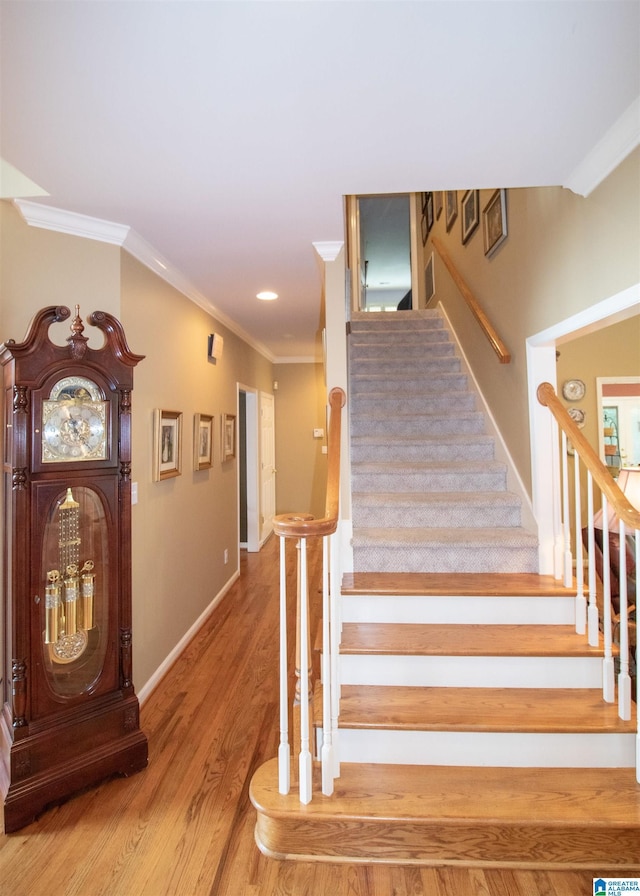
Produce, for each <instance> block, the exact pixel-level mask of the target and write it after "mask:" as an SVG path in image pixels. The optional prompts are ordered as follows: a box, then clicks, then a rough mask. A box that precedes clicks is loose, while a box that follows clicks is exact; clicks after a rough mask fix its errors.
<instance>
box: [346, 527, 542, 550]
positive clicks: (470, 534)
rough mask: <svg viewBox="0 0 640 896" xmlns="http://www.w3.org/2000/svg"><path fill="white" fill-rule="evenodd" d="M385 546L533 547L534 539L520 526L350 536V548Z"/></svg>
mask: <svg viewBox="0 0 640 896" xmlns="http://www.w3.org/2000/svg"><path fill="white" fill-rule="evenodd" d="M356 540H357V543H358V544H359V545H365V544H369V545H376V544H377V545H385V546H387V547H401V548H404V547H408V546H411V547H414V548H415V547H419V546H423V547H437V546H440V545H457V544H463V545H468V546H469V548H474V547H479V546H480V547H494V546H502V547H525V548H529V547H533V546H536V547H537V544H538V540H537V538H536V536H535V535H534V534H533V533H531V532H529V531H528V530H527V529H525V528H523V527H522V526H518V527H515V526H512V527H509V528H507V529H500V528H491V529H489V528H486V529H469V528H465V527H463V526H460V527H459V528H454V529H452V528H449V527H447V528H444V529H439V528H426V527H421V528H411V529H403V528H399V527H395V528H389V529H385V528H379V529H367V528H362V529H359V530H358V533H357V536H356V535H355V534H354V545H355V544H356Z"/></svg>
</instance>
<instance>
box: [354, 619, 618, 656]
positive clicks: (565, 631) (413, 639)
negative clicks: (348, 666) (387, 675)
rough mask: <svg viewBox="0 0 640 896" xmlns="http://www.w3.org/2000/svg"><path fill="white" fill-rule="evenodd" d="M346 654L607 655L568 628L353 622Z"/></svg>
mask: <svg viewBox="0 0 640 896" xmlns="http://www.w3.org/2000/svg"><path fill="white" fill-rule="evenodd" d="M340 652H341V653H343V654H374V653H375V654H379V655H385V654H386V655H393V656H399V655H403V656H572V657H576V656H583V657H584V656H590V657H598V656H602V649H601V647H590V646H589V644H588V643H587V640H586V638H585V637H584V636H578V635H576V632H575V629H574V628H573V627H572V626H567V625H464V624H461V625H436V624H425V625H413V624H410V623H375V622H348V623H345V625H344V626H343V631H342V644H341V648H340Z"/></svg>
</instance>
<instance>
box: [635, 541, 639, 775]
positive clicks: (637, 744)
mask: <svg viewBox="0 0 640 896" xmlns="http://www.w3.org/2000/svg"><path fill="white" fill-rule="evenodd" d="M635 548H636V551H635V556H636V704H637V702H638V697H637V694H638V690H637V689H638V677H637V676H638V633H637V625H638V607H640V575H639V574H638V571H639V570H640V529H636V535H635ZM636 715H637V722H638V732H637V734H636V781H637V782H638V784H640V712H636Z"/></svg>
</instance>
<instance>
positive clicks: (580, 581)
mask: <svg viewBox="0 0 640 896" xmlns="http://www.w3.org/2000/svg"><path fill="white" fill-rule="evenodd" d="M573 473H574V478H573V481H574V489H573V490H574V493H575V498H574V501H575V530H576V589H577V590H576V632H577V633H578V634H579V635H584V633H585V632H586V630H587V601H586V598H585V596H584V566H583V565H582V504H581V497H580V455H579V454H578V453H577V452H574V455H573ZM589 635H591V632H589ZM596 637H597V635H596ZM589 643H591V641H589ZM597 644H598V642H597V641H596V646H597Z"/></svg>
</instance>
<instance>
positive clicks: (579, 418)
mask: <svg viewBox="0 0 640 896" xmlns="http://www.w3.org/2000/svg"><path fill="white" fill-rule="evenodd" d="M568 414H569V416H570V417H571V419H572V420H573V422H574V423H575V424H576V426H577V427H578V429H582V427H583V426H584V411H581V410H580V408H569V410H568Z"/></svg>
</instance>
